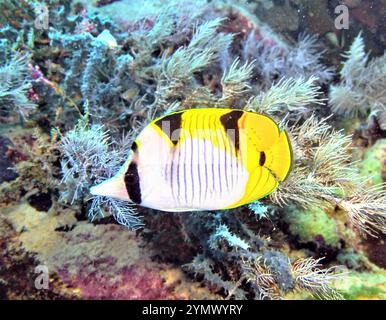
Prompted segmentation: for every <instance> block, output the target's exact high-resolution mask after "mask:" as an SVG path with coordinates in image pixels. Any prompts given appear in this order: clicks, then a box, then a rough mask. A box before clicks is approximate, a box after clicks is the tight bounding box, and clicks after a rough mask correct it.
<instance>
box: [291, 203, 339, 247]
mask: <svg viewBox="0 0 386 320" xmlns="http://www.w3.org/2000/svg"><path fill="white" fill-rule="evenodd" d="M284 219H285V221H286V222H287V223H289V231H290V233H291V234H292V235H295V236H298V237H299V239H300V241H302V242H309V241H314V240H315V237H317V236H322V237H323V239H324V241H325V242H326V244H328V245H331V246H334V247H336V246H337V245H338V243H339V236H338V234H337V224H336V222H335V220H334V219H331V218H329V217H328V216H327V214H326V213H325V212H324V211H323V210H322V209H319V208H311V209H299V208H296V207H294V206H293V207H291V208H289V210H288V211H287V213H286V215H285V217H284Z"/></svg>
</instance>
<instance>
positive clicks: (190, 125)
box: [189, 115, 195, 203]
mask: <svg viewBox="0 0 386 320" xmlns="http://www.w3.org/2000/svg"><path fill="white" fill-rule="evenodd" d="M192 120H193V115H192V117H190V124H189V139H190V175H191V181H192V197H191V202H190V203H193V202H194V195H195V194H194V174H193V164H194V159H193V157H194V149H193V130H194V126H193V124H194V123H193V121H192Z"/></svg>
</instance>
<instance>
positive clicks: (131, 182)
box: [125, 162, 142, 204]
mask: <svg viewBox="0 0 386 320" xmlns="http://www.w3.org/2000/svg"><path fill="white" fill-rule="evenodd" d="M125 185H126V190H127V193H128V194H129V197H130V199H131V200H132V201H133V202H134V203H137V204H140V203H141V201H142V200H141V188H140V185H139V175H138V169H137V164H136V163H134V162H131V163H130V165H129V168H128V169H127V171H126V173H125Z"/></svg>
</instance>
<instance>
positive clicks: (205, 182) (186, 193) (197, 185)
mask: <svg viewBox="0 0 386 320" xmlns="http://www.w3.org/2000/svg"><path fill="white" fill-rule="evenodd" d="M291 163H292V152H291V145H290V141H289V139H288V136H287V133H286V131H285V130H282V131H280V129H279V127H278V125H277V124H276V123H275V122H274V121H273V120H272V119H271V118H269V117H267V116H264V115H261V114H257V113H253V112H248V111H243V110H236V109H220V108H202V109H189V110H184V111H179V112H175V113H171V114H169V115H166V116H163V117H161V118H158V119H156V120H154V121H152V122H151V123H150V124H148V125H147V126H146V127H145V128H144V129H143V130H142V132H141V133H140V134H139V136H138V138H137V139H136V140H135V142H134V143H133V146H132V149H131V151H130V154H129V157H128V160H127V161H126V162H125V164H124V165H123V166H122V168H121V169H120V170H119V172H118V173H117V174H116V175H115V176H114V177H112V178H111V179H109V180H106V181H104V182H102V183H101V184H99V185H97V186H94V187H92V188H91V190H90V191H91V193H92V194H93V195H101V196H109V197H113V198H116V199H121V200H128V201H132V202H135V203H137V204H139V205H141V206H144V207H148V208H153V209H158V210H162V211H195V210H219V209H230V208H235V207H239V206H242V205H244V204H247V203H249V202H252V201H255V200H257V199H260V198H262V197H265V196H267V195H269V194H270V193H272V192H273V191H274V190H275V189H276V188H277V186H278V185H279V183H280V182H282V181H284V180H285V179H286V178H287V176H288V174H289V172H290V168H291Z"/></svg>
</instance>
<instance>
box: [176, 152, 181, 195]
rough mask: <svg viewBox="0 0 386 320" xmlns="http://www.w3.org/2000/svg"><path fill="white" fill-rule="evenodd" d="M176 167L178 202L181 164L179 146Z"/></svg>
mask: <svg viewBox="0 0 386 320" xmlns="http://www.w3.org/2000/svg"><path fill="white" fill-rule="evenodd" d="M177 148H178V156H177V165H176V176H177V199H178V202H180V195H181V181H180V180H181V176H180V163H181V145H179V146H178V147H177Z"/></svg>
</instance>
